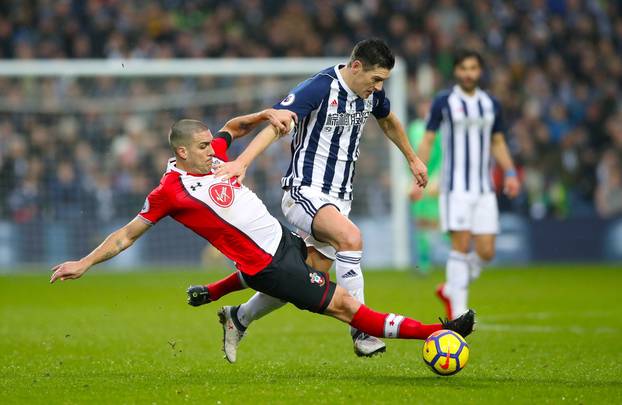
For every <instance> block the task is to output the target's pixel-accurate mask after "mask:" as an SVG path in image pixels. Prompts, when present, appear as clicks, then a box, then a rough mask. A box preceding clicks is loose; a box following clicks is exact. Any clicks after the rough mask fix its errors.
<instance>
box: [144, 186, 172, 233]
mask: <svg viewBox="0 0 622 405" xmlns="http://www.w3.org/2000/svg"><path fill="white" fill-rule="evenodd" d="M170 210H171V209H170V201H169V199H168V198H167V196H166V193H165V192H164V188H163V186H162V184H160V185H159V186H158V187H157V188H155V189H154V190H153V191H152V192H151V193H149V195H148V196H147V198H146V199H145V204H144V205H143V209H142V210H141V211H140V213H138V216H139V217H141V218H143V219H144V220H146V221H147V222H149V223H150V224H155V223H157V222H158V221H159V220H161V219H162V218H164V217H165V216H167V215H168V214H169V212H170Z"/></svg>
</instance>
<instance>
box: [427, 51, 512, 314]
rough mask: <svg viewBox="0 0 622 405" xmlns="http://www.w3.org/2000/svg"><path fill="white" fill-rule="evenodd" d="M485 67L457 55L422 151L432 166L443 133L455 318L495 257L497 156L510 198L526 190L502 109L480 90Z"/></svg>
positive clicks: (469, 54)
mask: <svg viewBox="0 0 622 405" xmlns="http://www.w3.org/2000/svg"><path fill="white" fill-rule="evenodd" d="M482 68H483V61H482V57H481V56H480V55H479V54H478V53H477V52H475V51H471V50H461V51H459V52H457V53H456V55H455V57H454V77H455V79H456V82H457V84H456V85H455V86H454V87H453V88H452V89H450V90H448V91H443V92H441V93H439V94H438V95H437V97H436V99H435V100H434V103H433V104H432V107H431V111H430V114H429V118H428V121H427V127H426V134H425V136H424V139H423V141H422V143H421V145H420V147H419V154H420V156H421V158H422V159H423V160H424V161H426V162H427V159H428V157H429V154H430V149H431V146H432V143H433V141H434V137H435V134H436V131H437V130H440V133H441V136H442V145H443V146H442V148H443V163H442V169H441V184H440V190H441V191H440V216H441V226H442V228H443V230H444V231H449V232H450V235H451V252H450V254H449V259H448V260H447V273H446V283H445V284H443V285H441V286H439V288H438V289H437V295H438V296H439V298H441V300H443V302H444V303H445V306H446V310H447V316H448V317H450V318H455V317H456V316H458V315H460V314H461V313H462V312H464V311H466V310H467V299H468V286H469V283H470V282H471V281H472V280H473V279H475V278H477V277H478V276H479V273H480V271H481V268H482V266H483V265H484V264H485V263H487V262H489V261H490V260H491V259H492V258H493V256H494V254H495V235H496V234H497V233H498V231H499V211H498V209H497V200H496V196H495V190H494V188H493V185H492V181H491V171H490V167H491V155H492V157H494V159H495V161H496V162H497V164H498V165H500V166H501V168H502V169H503V170H504V172H505V180H504V190H503V191H504V192H505V194H507V195H508V196H509V197H510V198H514V197H516V195H517V194H518V193H519V191H520V183H519V181H518V178H517V176H516V170H515V168H514V163H513V162H512V157H511V156H510V153H509V151H508V148H507V146H506V143H505V138H504V132H505V128H504V123H503V114H502V111H501V106H500V105H499V102H498V101H497V100H496V99H495V98H493V97H491V96H490V95H489V94H488V93H486V92H485V91H483V90H482V89H480V88H479V87H478V85H479V80H480V77H481V75H482ZM472 244H473V245H474V246H475V249H474V250H473V251H472V250H471V246H472Z"/></svg>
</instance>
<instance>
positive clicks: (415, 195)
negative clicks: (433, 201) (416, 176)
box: [408, 181, 424, 202]
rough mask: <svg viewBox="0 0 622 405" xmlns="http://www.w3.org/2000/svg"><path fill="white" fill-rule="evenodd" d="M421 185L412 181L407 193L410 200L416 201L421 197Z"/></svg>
mask: <svg viewBox="0 0 622 405" xmlns="http://www.w3.org/2000/svg"><path fill="white" fill-rule="evenodd" d="M423 190H424V189H423V187H419V185H418V184H417V183H416V182H414V181H413V184H412V187H411V188H410V193H408V198H410V201H413V202H416V201H419V200H421V199H422V198H423Z"/></svg>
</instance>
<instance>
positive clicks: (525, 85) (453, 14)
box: [0, 0, 622, 223]
mask: <svg viewBox="0 0 622 405" xmlns="http://www.w3.org/2000/svg"><path fill="white" fill-rule="evenodd" d="M371 36H381V37H383V38H384V39H386V40H387V41H388V42H389V43H390V45H391V47H392V48H393V50H394V51H395V53H396V54H397V55H399V56H401V57H402V58H404V59H405V61H406V63H407V66H408V72H409V88H408V92H409V109H410V113H411V117H414V114H415V111H416V105H417V104H418V103H420V102H421V101H422V100H425V99H430V98H431V97H433V95H434V92H435V91H437V90H439V89H441V88H443V87H447V86H448V85H450V84H451V73H452V50H453V49H455V47H456V46H464V47H470V48H474V49H477V50H479V51H481V52H482V53H483V54H484V56H485V60H486V65H487V66H486V67H487V74H486V78H485V79H486V80H485V82H486V84H485V87H486V88H488V89H490V90H491V92H492V93H493V94H494V95H495V96H497V97H498V98H499V99H500V101H501V103H502V105H503V107H504V113H505V118H506V122H507V127H508V139H509V144H510V147H511V149H512V152H513V154H514V155H515V156H516V161H517V163H518V165H519V171H520V174H521V176H522V179H523V181H524V186H525V191H524V193H523V196H522V198H521V199H519V200H518V201H517V202H512V203H511V202H509V201H505V200H502V208H505V209H507V208H512V209H514V210H518V211H520V212H522V213H524V214H525V215H529V216H530V217H532V218H536V219H538V218H547V217H557V218H568V217H572V216H596V215H599V216H601V217H604V218H611V217H615V216H619V215H622V108H621V106H622V100H621V99H620V95H621V94H622V59H621V58H620V56H619V55H621V54H622V5H620V2H605V1H596V0H512V1H510V0H503V1H501V0H493V1H483V0H475V1H469V2H458V1H455V0H436V1H432V0H427V1H426V0H410V1H407V0H403V1H397V0H396V1H379V0H369V1H362V2H360V1H350V0H332V1H329V0H323V1H322V0H320V1H313V2H309V1H302V0H300V1H291V0H290V1H287V2H283V1H276V0H268V1H260V0H226V1H192V0H187V1H181V0H160V1H155V0H153V1H122V0H87V1H82V0H55V1H51V0H39V1H29V2H26V1H18V0H12V1H11V0H7V1H3V2H1V3H0V58H2V59H16V58H22V59H31V58H44V59H73V58H109V59H116V58H124V59H129V58H147V59H150V58H198V57H211V58H217V57H272V56H281V57H282V56H288V57H289V56H291V57H293V56H344V55H348V54H349V52H350V50H351V47H352V45H353V44H354V43H355V42H356V41H357V40H360V39H362V38H367V37H371ZM216 84H217V83H215V82H214V81H213V79H209V78H205V79H192V80H190V79H188V80H184V79H179V78H177V79H167V80H164V81H162V82H158V83H156V84H154V83H153V81H151V82H147V81H141V80H136V81H134V82H132V83H131V84H130V85H128V84H127V83H126V82H122V81H115V80H113V79H109V78H100V79H84V80H80V81H64V80H60V79H41V80H24V79H19V80H18V79H0V190H1V194H0V216H1V217H2V218H11V219H12V220H13V221H15V222H18V223H27V222H31V221H33V220H35V219H38V218H40V217H41V216H46V217H48V218H51V219H56V220H64V221H72V220H77V219H80V218H83V217H84V213H85V212H89V213H92V212H95V213H96V214H95V216H96V217H97V218H98V219H99V220H101V221H110V220H113V219H115V218H123V219H127V218H128V217H129V216H132V215H134V214H135V213H136V212H137V210H139V209H140V207H141V206H142V202H143V200H144V196H145V195H146V194H147V193H148V191H149V190H150V189H151V188H152V187H153V185H154V184H155V183H156V182H157V180H158V179H159V177H160V175H161V173H162V170H163V162H165V161H166V160H167V158H168V157H169V155H170V153H169V151H168V149H167V145H166V142H165V138H164V134H166V133H167V131H168V128H169V126H170V124H171V123H172V122H173V120H174V119H175V118H176V117H179V116H180V115H189V116H194V117H201V118H203V119H204V120H206V121H207V122H208V123H210V124H211V125H212V126H213V127H215V126H216V125H220V124H222V123H224V121H225V120H226V118H227V117H231V116H234V115H236V114H239V113H247V112H251V111H253V110H257V109H260V108H264V107H266V106H269V105H271V104H272V103H274V102H275V101H277V100H278V99H279V97H280V96H282V95H284V93H285V92H286V91H287V90H282V91H277V92H276V93H278V94H273V95H270V97H268V96H267V97H266V98H265V99H263V100H261V99H260V100H255V101H253V102H246V103H245V102H241V103H240V102H236V103H233V104H231V105H224V106H222V105H221V106H213V107H207V106H203V107H197V108H194V109H192V108H191V109H187V108H186V109H184V110H180V109H178V108H176V107H175V106H173V107H171V108H169V109H165V110H160V111H148V109H145V111H143V112H141V113H136V114H134V113H123V112H121V113H118V114H116V115H114V116H111V115H107V112H106V111H107V110H106V108H110V105H106V104H105V103H106V100H108V101H110V102H111V103H112V104H115V103H121V105H123V103H126V105H131V104H132V100H135V99H141V100H143V99H144V98H145V96H149V95H153V94H166V95H174V94H186V93H187V94H190V93H191V92H192V91H205V92H208V91H209V90H210V89H211V88H212V87H213V86H215V85H216ZM234 84H235V85H239V86H241V87H243V86H249V84H250V85H252V84H253V83H249V82H248V80H246V81H245V80H244V79H238V80H237V81H235V83H234ZM184 92H186V93H184ZM85 95H88V96H90V98H91V99H93V98H94V99H97V100H99V104H97V103H96V104H94V105H92V106H89V105H88V104H86V105H85V104H84V103H78V102H76V101H75V100H81V97H82V96H85ZM141 97H142V98H141ZM71 111H73V112H75V113H71ZM121 111H122V109H121ZM279 148H280V149H279ZM269 153H270V154H271V156H274V157H276V156H278V155H280V154H281V155H283V154H285V155H286V154H288V153H289V152H288V149H287V145H285V143H283V144H282V145H281V146H279V147H276V148H273V149H272V150H271V151H269ZM362 160H365V159H362ZM366 161H367V163H361V164H363V165H373V162H372V163H369V162H370V161H372V160H371V159H367V160H366ZM275 162H276V164H277V165H278V167H276V168H275V167H274V166H273V165H274V164H275ZM286 164H287V161H286V159H284V158H275V159H265V160H259V161H258V162H257V164H256V167H255V168H254V173H253V176H252V180H249V181H252V182H253V183H259V184H258V186H259V187H260V188H262V189H263V190H266V191H265V192H266V193H272V195H265V194H264V195H262V197H263V198H264V199H265V200H267V201H268V203H269V205H271V206H270V207H269V208H270V209H271V210H272V211H273V212H279V211H280V210H279V201H280V192H279V190H278V187H276V185H277V184H278V179H279V177H280V175H281V174H282V173H283V172H284V165H286ZM374 170H375V168H374V167H373V166H364V167H363V168H362V169H361V170H360V171H359V172H358V173H357V178H358V179H359V181H360V179H361V176H372V175H373V174H374ZM376 177H378V176H376ZM380 182H381V183H382V184H381V186H382V187H388V184H389V181H388V178H387V177H382V178H381V180H380ZM266 185H274V186H266ZM371 194H373V195H380V193H371ZM368 204H379V205H378V206H382V205H386V204H388V202H387V201H376V202H368ZM368 209H372V208H370V207H368Z"/></svg>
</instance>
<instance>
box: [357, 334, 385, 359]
mask: <svg viewBox="0 0 622 405" xmlns="http://www.w3.org/2000/svg"><path fill="white" fill-rule="evenodd" d="M352 340H353V342H354V353H356V355H357V356H359V357H372V356H375V355H377V354H380V353H384V352H386V351H387V345H385V344H384V342H383V341H382V340H380V339H378V338H377V337H375V336H371V335H368V334H367V333H363V332H361V331H358V332H357V333H356V334H355V335H354V336H352Z"/></svg>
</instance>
